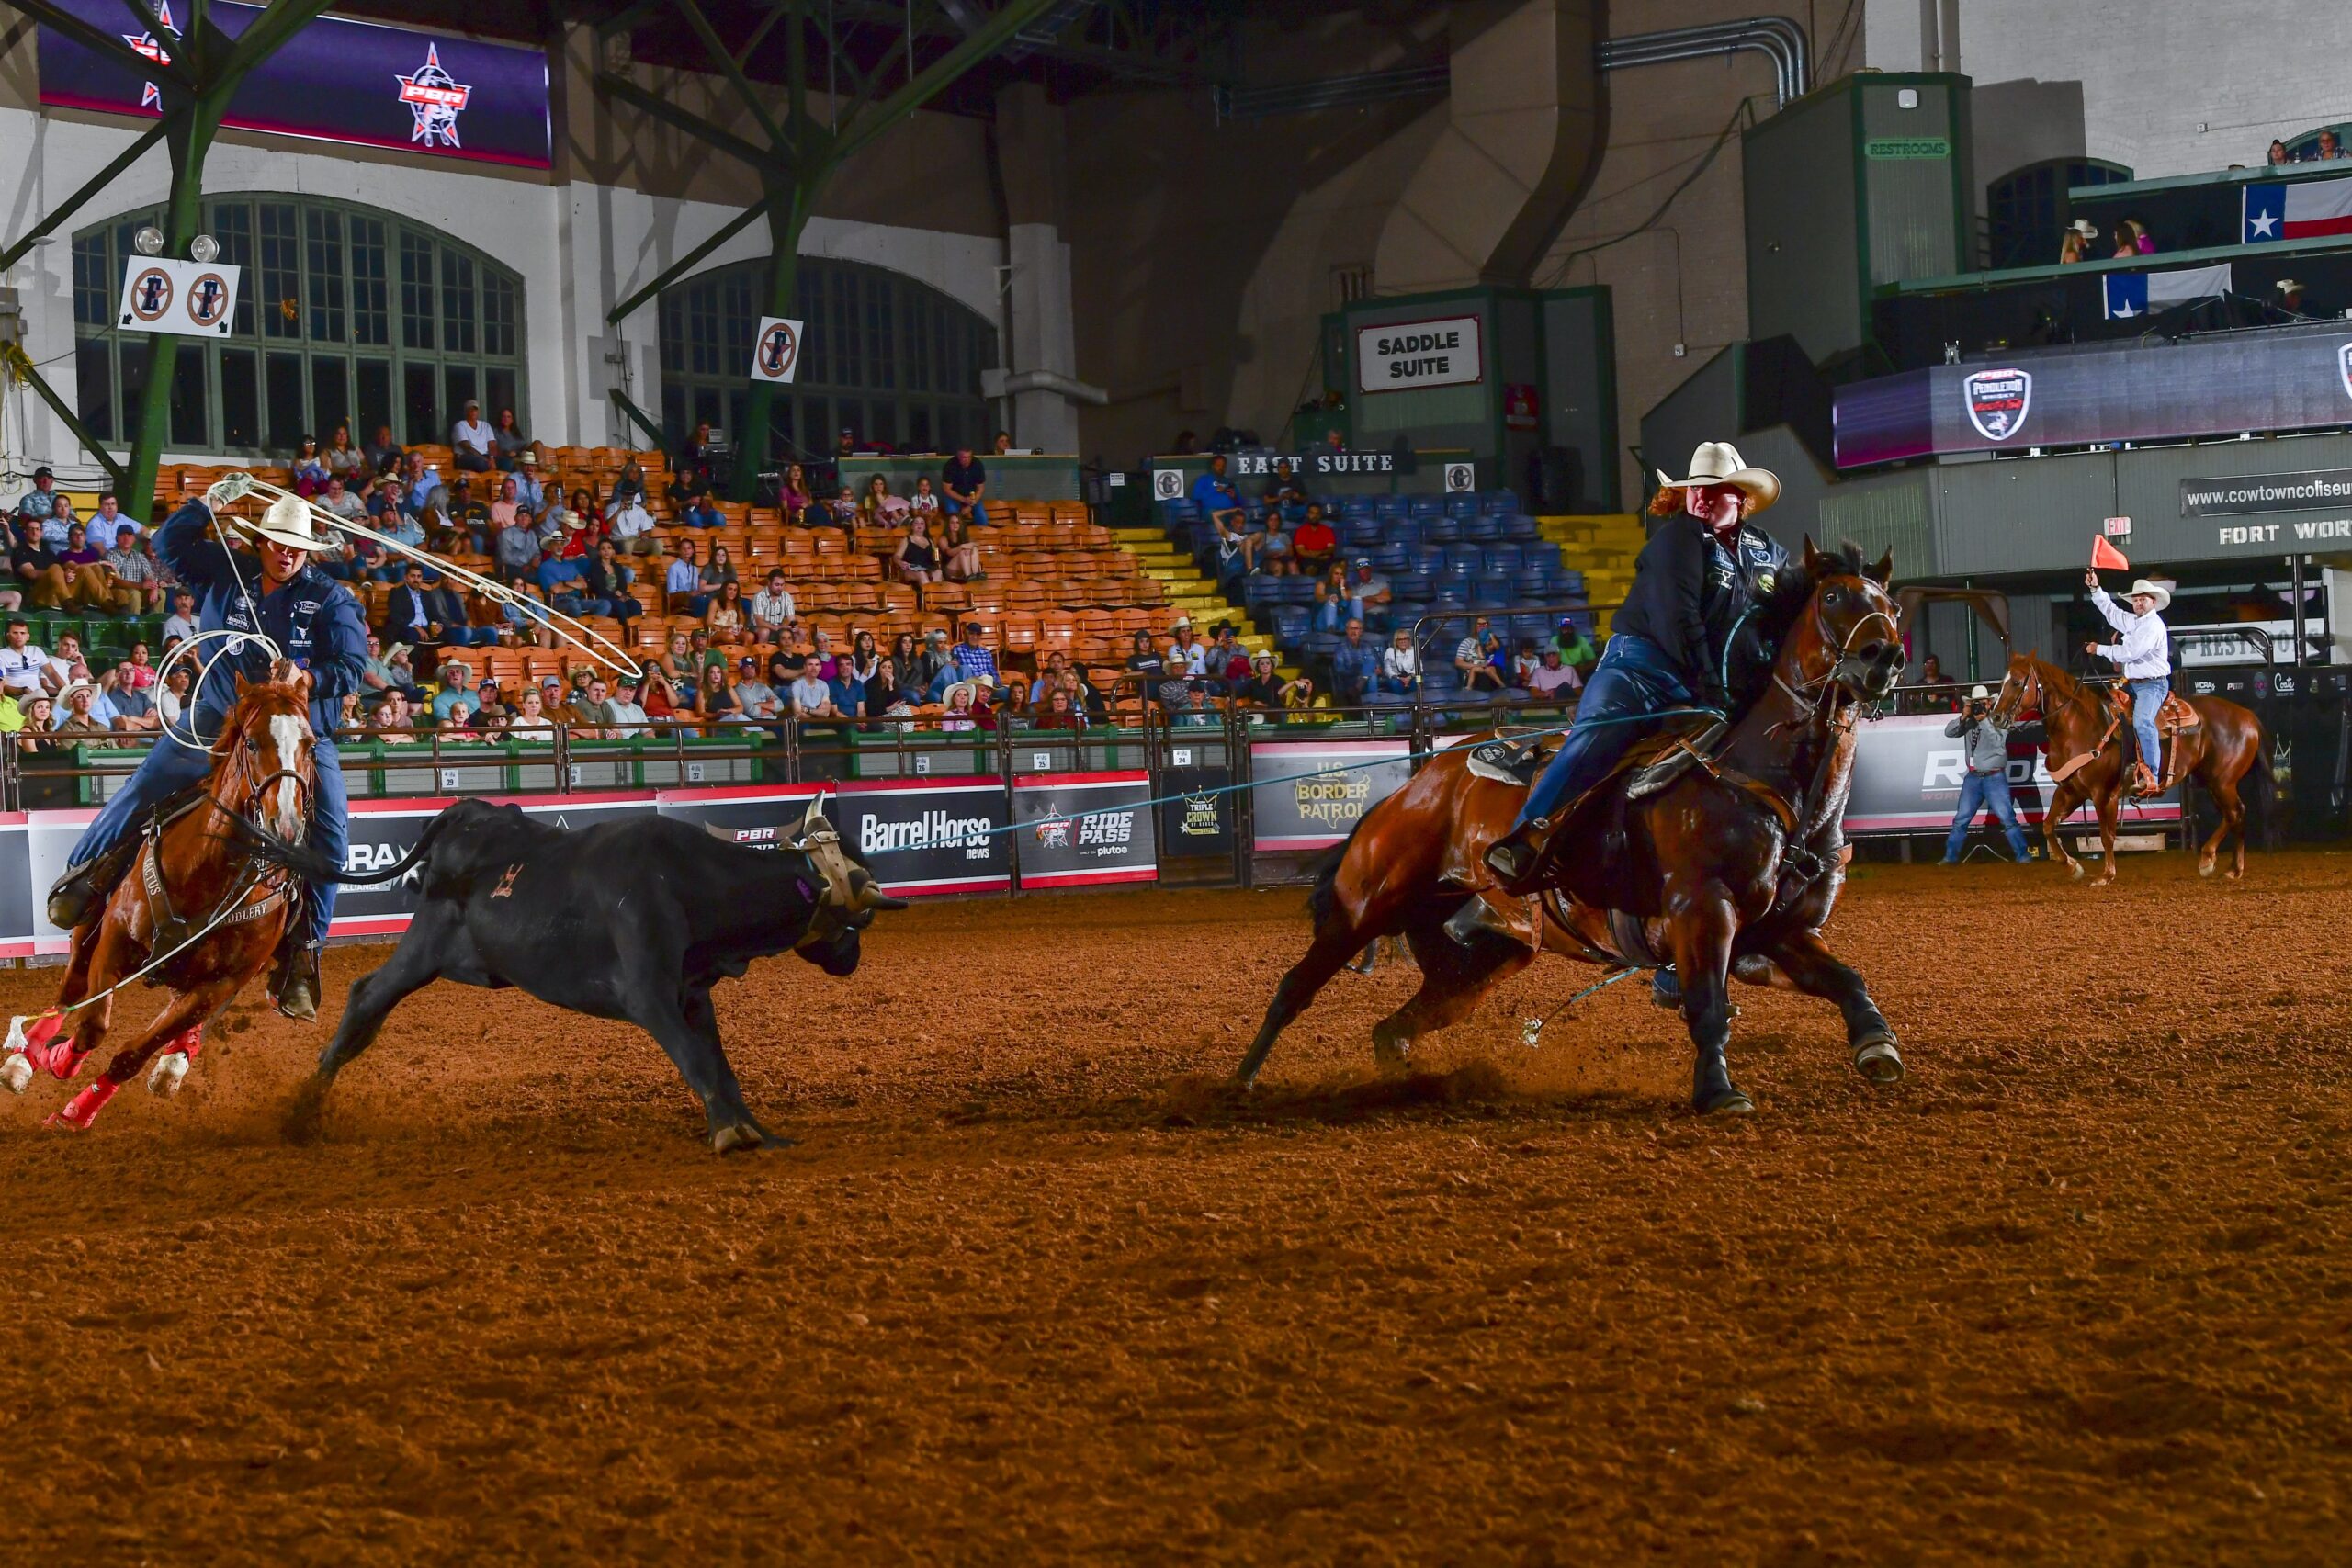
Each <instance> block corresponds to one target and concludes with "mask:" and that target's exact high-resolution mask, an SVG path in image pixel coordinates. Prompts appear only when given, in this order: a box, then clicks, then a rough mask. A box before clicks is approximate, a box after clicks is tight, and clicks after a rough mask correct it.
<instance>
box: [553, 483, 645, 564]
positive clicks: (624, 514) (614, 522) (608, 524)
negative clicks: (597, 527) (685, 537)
mask: <svg viewBox="0 0 2352 1568" xmlns="http://www.w3.org/2000/svg"><path fill="white" fill-rule="evenodd" d="M576 499H585V498H584V497H580V498H576ZM572 515H574V516H579V517H588V516H593V515H594V513H592V512H589V511H586V510H583V509H580V508H577V507H575V508H574V510H573V513H572ZM653 528H654V523H653V513H650V512H648V511H646V510H645V503H644V502H642V501H630V502H627V503H625V504H624V505H622V506H621V507H620V509H619V510H618V511H616V512H615V513H613V514H612V515H611V516H610V517H608V518H607V519H606V520H605V536H607V537H608V538H610V539H611V540H612V541H613V543H614V544H615V545H616V546H618V547H620V549H621V550H622V551H623V552H624V553H626V554H628V555H633V556H650V555H653V554H655V553H656V552H658V551H659V550H660V549H661V547H662V541H661V540H659V539H657V538H655V537H654V536H653Z"/></svg>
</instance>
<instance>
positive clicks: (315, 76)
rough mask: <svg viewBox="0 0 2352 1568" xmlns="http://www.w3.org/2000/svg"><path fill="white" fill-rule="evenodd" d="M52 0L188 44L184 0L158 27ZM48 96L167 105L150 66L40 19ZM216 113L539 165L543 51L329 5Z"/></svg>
mask: <svg viewBox="0 0 2352 1568" xmlns="http://www.w3.org/2000/svg"><path fill="white" fill-rule="evenodd" d="M57 4H58V5H59V6H62V7H63V8H64V9H65V10H67V11H69V12H71V13H73V14H74V16H76V17H80V18H81V19H82V20H84V21H85V22H87V23H89V24H90V25H91V26H92V27H94V28H97V29H99V30H100V31H102V32H105V33H108V34H111V35H113V36H116V37H119V38H120V39H122V40H123V41H124V42H125V43H126V44H128V45H129V46H130V48H131V49H132V50H134V51H137V52H138V53H139V54H141V55H143V56H145V57H146V58H147V59H148V60H150V61H153V62H156V63H157V64H158V65H161V64H165V63H168V62H170V60H171V58H172V55H173V53H174V51H176V50H178V49H180V48H181V47H182V45H181V43H180V38H179V34H178V31H177V28H179V27H180V26H181V25H182V24H183V23H184V22H185V20H186V9H187V7H186V0H182V3H181V4H180V5H179V6H174V5H173V4H172V0H162V4H160V5H159V6H157V12H158V15H157V17H156V19H157V20H158V21H159V22H161V23H162V30H161V31H160V32H154V31H149V30H146V29H143V28H141V27H140V26H139V24H138V23H137V22H136V21H134V20H132V19H131V14H130V7H128V6H124V5H122V4H121V3H120V0H57ZM175 11H176V12H178V13H180V14H179V15H177V16H175ZM261 13H262V8H261V7H260V6H250V5H241V4H238V3H236V0H214V3H213V4H212V6H210V7H209V15H210V18H211V21H212V25H213V26H215V27H217V28H220V30H221V32H223V33H224V34H226V35H227V36H228V37H230V38H232V39H234V38H237V37H239V36H240V35H242V34H243V32H244V30H245V29H246V28H249V27H251V26H252V25H253V24H254V19H255V18H256V17H259V16H260V15H261ZM40 101H41V102H42V103H44V104H51V105H56V106H59V107H64V108H75V109H95V110H97V111H98V112H100V113H105V114H127V115H136V116H139V117H141V118H149V119H152V118H156V117H158V116H160V115H161V114H162V113H163V95H162V93H161V92H160V91H159V89H158V88H157V86H156V84H155V81H154V79H153V76H151V75H149V74H146V73H141V71H139V70H138V69H136V68H135V67H134V66H133V65H132V64H131V63H130V62H127V61H124V60H121V59H120V58H119V57H118V56H115V55H112V54H102V53H100V52H99V51H96V50H94V49H92V48H90V47H88V46H87V45H85V44H84V43H83V42H82V41H81V40H80V39H76V38H72V37H69V36H68V35H66V34H64V33H61V32H58V31H57V30H55V29H54V28H46V27H44V28H41V29H40ZM221 123H222V124H224V125H227V126H231V127H233V128H235V129H236V130H263V131H272V132H275V133H277V134H278V135H281V136H300V137H305V138H308V139H310V140H311V141H339V142H344V143H346V144H348V145H352V146H357V147H390V148H397V149H399V150H400V151H401V152H421V153H429V154H431V155H432V156H434V157H436V158H450V159H458V160H466V161H471V162H475V163H485V164H515V165H519V166H522V167H525V168H533V169H544V168H546V167H548V163H549V159H548V62H547V55H546V54H545V53H544V52H543V51H539V50H536V49H524V48H518V47H516V46H515V45H512V44H503V43H484V42H482V41H481V40H480V39H469V38H462V37H459V36H458V35H457V34H455V33H448V32H420V31H416V30H413V29H411V28H400V27H389V26H386V25H385V24H383V23H380V22H363V21H358V20H356V19H354V18H351V17H320V18H318V19H317V20H316V21H313V22H311V23H310V24H309V25H307V26H306V27H304V28H302V29H301V30H300V32H298V33H296V34H295V35H294V36H293V38H291V39H288V41H287V42H286V43H285V44H284V45H282V46H281V47H280V48H279V49H278V50H277V52H276V53H275V54H272V55H271V56H269V57H268V58H267V59H266V60H264V61H263V62H261V63H260V64H258V65H256V66H255V67H254V69H253V71H252V73H250V74H249V75H247V76H246V77H245V79H244V82H243V85H241V86H240V87H239V88H238V89H237V92H236V96H234V97H233V98H232V99H231V100H230V105H229V111H228V114H227V115H226V116H225V117H224V118H223V119H222V121H221Z"/></svg>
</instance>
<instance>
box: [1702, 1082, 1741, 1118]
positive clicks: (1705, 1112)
mask: <svg viewBox="0 0 2352 1568" xmlns="http://www.w3.org/2000/svg"><path fill="white" fill-rule="evenodd" d="M1697 1110H1698V1112H1699V1114H1700V1115H1702V1116H1747V1115H1751V1114H1753V1113H1754V1111H1755V1110H1756V1102H1755V1101H1754V1100H1750V1099H1748V1098H1747V1091H1746V1090H1744V1089H1740V1088H1739V1087H1738V1086H1736V1085H1726V1086H1725V1087H1724V1088H1722V1089H1717V1090H1716V1091H1715V1092H1714V1094H1713V1096H1711V1097H1710V1098H1709V1099H1708V1100H1707V1102H1706V1103H1705V1104H1703V1105H1701V1106H1699V1107H1697Z"/></svg>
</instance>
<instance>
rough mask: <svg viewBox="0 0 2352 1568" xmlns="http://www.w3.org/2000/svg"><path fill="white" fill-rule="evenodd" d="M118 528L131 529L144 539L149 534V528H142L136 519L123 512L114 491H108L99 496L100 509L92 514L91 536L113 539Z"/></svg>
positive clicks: (135, 534)
mask: <svg viewBox="0 0 2352 1568" xmlns="http://www.w3.org/2000/svg"><path fill="white" fill-rule="evenodd" d="M118 528H128V529H130V532H131V535H132V536H133V537H136V538H141V539H143V538H145V537H146V536H147V530H146V529H144V528H141V526H140V525H139V524H138V521H137V520H136V519H134V518H130V517H125V516H124V515H123V514H122V506H121V504H120V503H119V502H117V501H116V500H115V498H114V491H107V492H106V494H104V495H102V496H100V497H98V509H97V511H96V513H92V514H91V517H90V537H92V538H93V539H101V540H103V539H111V538H113V537H114V536H115V530H117V529H118Z"/></svg>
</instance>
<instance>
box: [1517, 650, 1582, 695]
mask: <svg viewBox="0 0 2352 1568" xmlns="http://www.w3.org/2000/svg"><path fill="white" fill-rule="evenodd" d="M1527 689H1528V690H1529V691H1530V692H1532V693H1533V694H1535V695H1537V696H1538V697H1556V696H1558V695H1560V694H1562V693H1564V692H1567V693H1574V692H1578V691H1581V690H1583V689H1584V677H1583V676H1582V675H1579V674H1578V673H1577V669H1576V666H1575V665H1573V664H1570V663H1569V662H1568V661H1567V660H1565V659H1562V658H1561V657H1560V645H1559V644H1558V643H1556V642H1555V643H1552V644H1550V645H1549V646H1547V647H1546V648H1545V649H1544V659H1543V662H1542V663H1541V664H1539V665H1538V666H1537V667H1536V668H1535V669H1534V670H1533V671H1530V672H1529V674H1528V677H1527Z"/></svg>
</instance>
